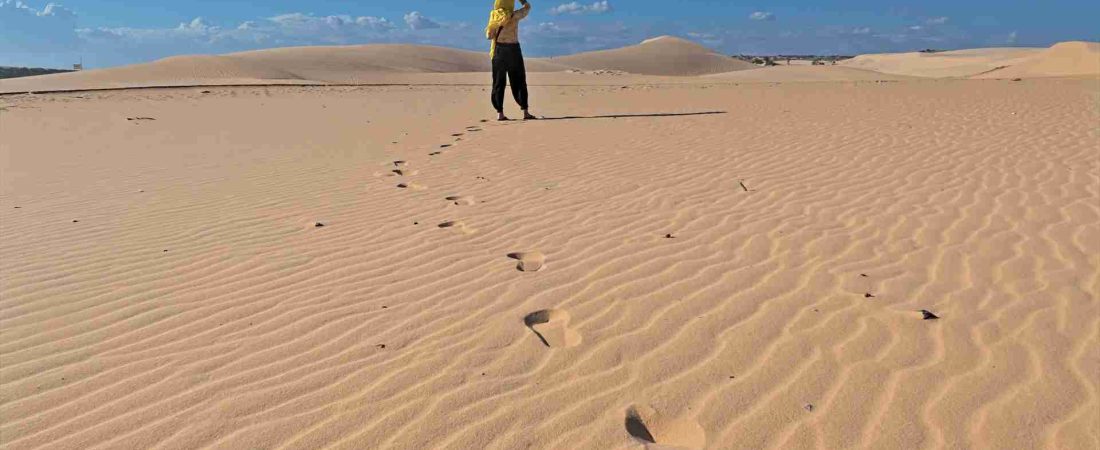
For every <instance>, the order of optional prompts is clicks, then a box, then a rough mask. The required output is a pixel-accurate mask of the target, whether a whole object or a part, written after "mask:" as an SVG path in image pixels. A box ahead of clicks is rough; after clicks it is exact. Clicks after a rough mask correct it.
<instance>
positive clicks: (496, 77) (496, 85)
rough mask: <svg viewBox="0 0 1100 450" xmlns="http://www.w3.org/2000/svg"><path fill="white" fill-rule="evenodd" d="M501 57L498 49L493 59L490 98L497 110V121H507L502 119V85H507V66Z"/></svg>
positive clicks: (504, 118)
mask: <svg viewBox="0 0 1100 450" xmlns="http://www.w3.org/2000/svg"><path fill="white" fill-rule="evenodd" d="M503 56H504V55H502V54H501V49H500V48H498V49H497V53H496V56H495V57H493V91H492V95H491V97H492V101H493V108H494V109H496V110H497V118H498V119H499V120H506V119H507V117H504V85H505V83H507V77H508V65H507V64H506V62H505V60H504V58H503Z"/></svg>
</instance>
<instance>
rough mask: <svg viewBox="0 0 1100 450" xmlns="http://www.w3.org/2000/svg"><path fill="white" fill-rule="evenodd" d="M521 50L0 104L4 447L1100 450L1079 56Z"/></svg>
mask: <svg viewBox="0 0 1100 450" xmlns="http://www.w3.org/2000/svg"><path fill="white" fill-rule="evenodd" d="M798 69H801V68H794V67H792V68H790V69H783V70H798ZM813 69H824V68H820V67H818V68H813ZM768 70H775V71H778V70H779V69H777V68H772V69H768ZM849 70H855V69H849ZM89 73H90V72H89ZM759 73H765V72H759ZM772 73H780V72H772ZM861 73H862V72H861ZM169 75H171V74H169ZM536 75H539V74H536ZM265 76H267V75H265ZM541 76H544V77H546V78H544V80H543V82H544V84H542V85H538V86H534V87H533V90H532V99H533V102H534V106H535V111H536V112H537V113H539V114H543V115H545V116H546V119H547V120H541V121H533V122H518V121H517V122H495V121H494V122H487V121H485V120H484V118H487V117H489V116H490V114H489V113H490V112H491V111H490V109H491V108H490V107H489V102H488V98H487V97H488V92H487V87H485V86H460V85H456V86H345V87H335V86H327V87H325V86H321V87H301V86H297V87H295V86H281V87H280V86H265V87H214V88H181V89H156V90H122V91H102V92H86V93H79V94H74V93H68V94H45V95H8V96H4V97H0V128H2V133H0V175H2V176H0V329H2V333H3V339H2V340H0V357H2V359H3V364H0V399H2V400H0V418H2V420H0V436H2V441H0V446H2V447H3V448H5V449H92V448H347V449H364V448H370V449H375V448H377V449H435V448H438V449H457V448H476V449H517V448H532V449H641V448H689V449H702V448H707V449H755V448H777V449H778V448H783V449H790V448H821V449H837V448H910V449H917V448H1049V449H1091V448H1096V447H1097V444H1098V439H1100V429H1098V427H1097V423H1100V398H1098V390H1100V381H1098V380H1100V378H1098V377H1096V376H1095V375H1096V374H1097V373H1100V318H1098V317H1100V315H1098V313H1100V311H1098V299H1097V296H1098V294H1100V184H1098V176H1100V161H1098V158H1097V149H1098V148H1100V131H1098V129H1097V127H1096V123H1097V121H1098V120H1100V111H1098V107H1097V104H1098V103H1097V102H1098V99H1100V86H1098V85H1097V83H1096V82H1095V81H1094V80H1088V79H1034V80H1024V81H1020V82H1012V81H1008V80H922V79H917V80H896V82H890V83H875V82H860V81H856V82H852V81H836V82H823V83H778V84H776V83H743V84H742V83H731V82H729V81H727V80H721V79H717V80H716V79H711V78H705V77H693V78H691V79H692V80H694V81H692V82H684V83H680V84H673V83H670V84H630V83H627V82H626V81H623V80H626V79H629V77H619V78H616V77H610V78H614V79H616V82H615V83H622V85H618V84H615V85H599V84H600V83H603V82H602V81H599V80H603V79H609V77H607V76H597V75H584V74H568V73H558V74H541ZM554 77H559V78H561V80H558V81H555V80H554V79H553V78H554ZM578 80H580V81H578ZM585 80H587V81H585ZM585 83H589V84H588V85H585ZM571 84H575V85H571ZM509 108H512V106H509ZM512 112H513V113H514V112H515V111H514V110H512Z"/></svg>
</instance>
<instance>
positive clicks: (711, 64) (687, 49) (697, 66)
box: [549, 36, 756, 76]
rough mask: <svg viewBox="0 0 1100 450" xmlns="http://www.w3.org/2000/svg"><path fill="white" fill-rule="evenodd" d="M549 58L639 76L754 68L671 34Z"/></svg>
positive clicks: (681, 74)
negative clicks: (607, 48) (608, 47)
mask: <svg viewBox="0 0 1100 450" xmlns="http://www.w3.org/2000/svg"><path fill="white" fill-rule="evenodd" d="M549 60H550V61H553V62H556V63H559V64H561V65H565V66H570V67H576V68H578V69H586V70H599V69H609V70H620V71H623V72H629V73H635V74H641V75H670V76H691V75H709V74H715V73H723V72H734V71H739V70H748V69H755V68H756V66H754V65H752V64H751V63H747V62H745V61H741V60H739V59H736V58H731V57H729V56H726V55H722V54H719V53H715V52H714V51H713V50H710V49H708V48H706V47H703V46H702V45H699V44H696V43H694V42H691V41H688V40H685V39H680V38H676V37H672V36H661V37H658V38H653V39H649V40H646V41H645V42H642V43H641V44H638V45H632V46H630V47H623V48H618V49H614V50H602V51H597V52H588V53H580V54H577V55H570V56H561V57H557V58H550V59H549Z"/></svg>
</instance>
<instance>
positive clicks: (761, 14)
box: [749, 11, 775, 22]
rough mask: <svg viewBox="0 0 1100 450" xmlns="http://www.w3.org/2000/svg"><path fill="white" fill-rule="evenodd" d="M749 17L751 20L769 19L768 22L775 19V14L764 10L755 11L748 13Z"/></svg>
mask: <svg viewBox="0 0 1100 450" xmlns="http://www.w3.org/2000/svg"><path fill="white" fill-rule="evenodd" d="M749 19H751V20H762V21H769V22H770V21H773V20H775V14H772V13H770V12H765V11H756V12H754V13H752V14H749Z"/></svg>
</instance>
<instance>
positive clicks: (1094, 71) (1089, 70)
mask: <svg viewBox="0 0 1100 450" xmlns="http://www.w3.org/2000/svg"><path fill="white" fill-rule="evenodd" d="M1068 76H1093V77H1100V43H1097V42H1062V43H1058V44H1055V45H1054V46H1053V47H1051V48H1049V49H1047V50H1043V51H1041V52H1039V53H1037V54H1035V55H1034V56H1032V57H1030V58H1028V59H1026V60H1024V61H1021V62H1019V63H1017V64H1014V65H1012V66H1010V67H1006V68H1004V69H1000V70H994V71H991V72H988V73H985V74H981V75H978V76H977V78H1043V77H1068Z"/></svg>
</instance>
